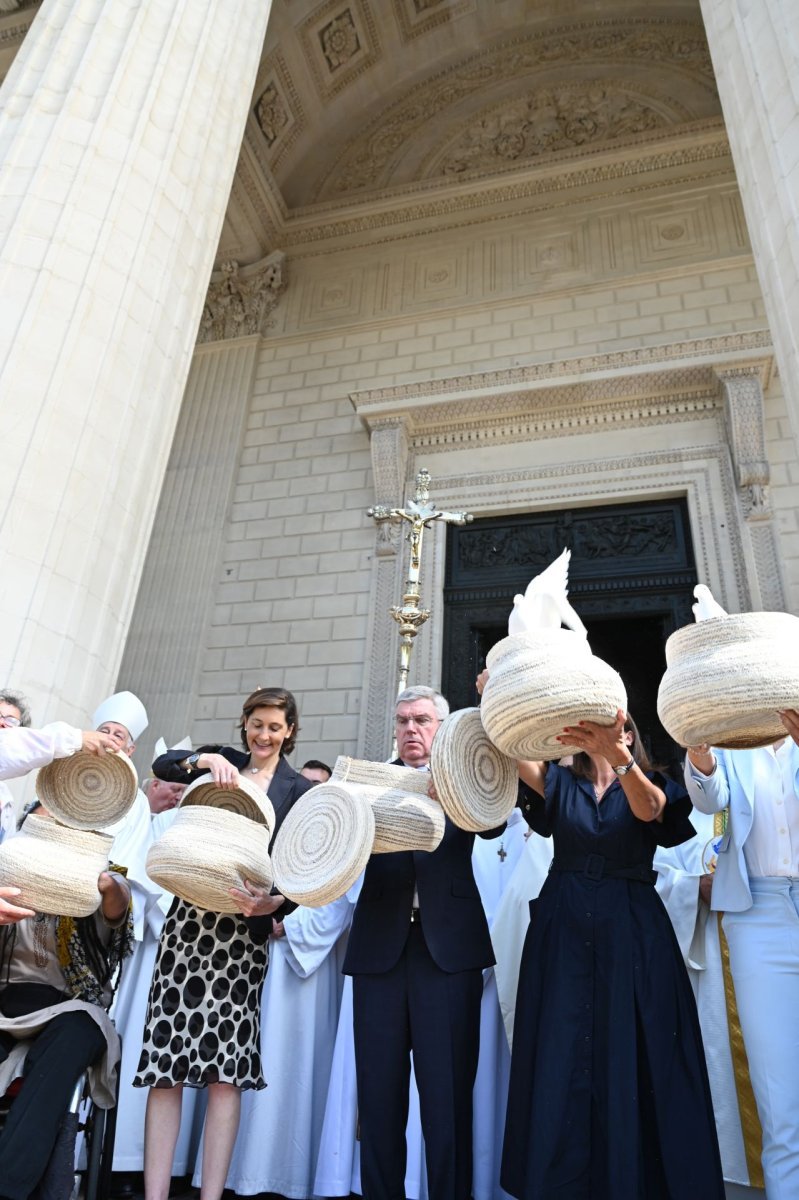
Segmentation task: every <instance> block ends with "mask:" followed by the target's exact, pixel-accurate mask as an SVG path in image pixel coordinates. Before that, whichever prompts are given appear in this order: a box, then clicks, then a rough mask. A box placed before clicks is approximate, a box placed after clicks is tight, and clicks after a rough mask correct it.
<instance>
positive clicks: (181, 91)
mask: <svg viewBox="0 0 799 1200" xmlns="http://www.w3.org/2000/svg"><path fill="white" fill-rule="evenodd" d="M269 8H270V4H269V2H268V0H114V2H113V3H109V2H108V0H45V2H44V4H43V5H42V8H41V10H40V12H39V13H38V15H37V17H36V19H35V21H34V22H33V25H32V27H31V30H30V33H29V34H28V36H27V38H26V39H25V42H24V43H23V46H22V48H21V50H20V52H19V55H18V56H17V59H16V60H15V62H14V64H13V66H12V68H11V70H10V72H9V74H8V76H7V78H6V80H5V83H4V85H3V88H2V91H0V161H2V162H3V164H4V172H3V176H2V181H0V296H1V297H2V298H3V299H2V305H3V310H4V311H3V319H2V321H0V395H2V397H3V418H2V422H3V423H2V436H3V470H2V473H1V474H0V613H1V614H2V619H3V639H2V644H1V645H0V680H2V681H3V682H4V683H5V682H8V683H11V681H12V680H13V682H14V684H16V685H17V686H19V687H21V688H23V689H25V690H26V691H28V693H29V694H30V695H31V698H32V699H33V701H34V708H35V715H36V720H37V721H39V722H41V721H44V720H47V719H51V718H54V717H65V718H67V719H70V718H72V719H74V720H77V721H83V720H84V719H85V714H86V712H87V711H91V708H92V706H93V705H94V704H95V703H96V701H97V700H98V699H99V698H100V697H102V696H103V695H104V694H105V693H106V692H107V691H108V690H109V689H110V688H111V687H112V685H113V684H114V681H115V679H116V674H117V669H118V667H119V663H120V658H121V655H122V649H123V644H124V639H125V634H126V631H127V627H128V622H129V619H130V614H131V610H132V607H133V602H134V598H135V596H136V590H137V586H138V582H139V576H140V573H141V567H142V562H143V558H144V553H145V549H146V546H147V542H148V538H149V533H150V527H151V525H152V521H153V515H154V512H155V507H156V503H157V500H158V495H159V492H160V490H161V483H162V478H163V474H164V470H165V466H166V461H167V456H168V454H169V448H170V443H171V440H172V434H173V431H174V428H175V424H176V421H177V417H178V412H179V407H180V401H181V396H182V394H183V390H184V386H185V383H186V378H187V375H188V370H189V364H190V360H191V355H192V351H193V348H194V343H195V339H196V336H197V329H198V324H199V320H200V315H201V312H202V309H203V302H204V299H205V294H206V287H207V284H208V279H209V276H210V274H211V268H212V265H213V258H214V253H215V250H216V246H217V243H218V239H219V234H220V230H221V227H222V221H223V218H224V214H225V208H226V205H227V201H228V195H229V192H230V187H231V183H232V179H233V173H234V170H235V166H236V161H237V157H238V153H239V147H240V143H241V138H242V134H243V130H244V124H245V120H246V115H247V109H248V105H249V103H250V99H251V93H252V88H253V85H254V81H255V74H256V70H257V67H258V62H259V58H260V55H261V49H262V45H263V38H264V33H265V28H266V22H267V17H268V15H269Z"/></svg>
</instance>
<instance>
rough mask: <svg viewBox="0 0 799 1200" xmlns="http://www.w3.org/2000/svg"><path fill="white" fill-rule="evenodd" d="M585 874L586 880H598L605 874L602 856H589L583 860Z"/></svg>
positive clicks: (603, 857)
mask: <svg viewBox="0 0 799 1200" xmlns="http://www.w3.org/2000/svg"><path fill="white" fill-rule="evenodd" d="M584 870H585V874H586V876H587V878H588V879H593V880H599V879H601V878H602V876H603V875H604V874H605V856H604V854H589V855H588V857H587V858H586V860H585V868H584Z"/></svg>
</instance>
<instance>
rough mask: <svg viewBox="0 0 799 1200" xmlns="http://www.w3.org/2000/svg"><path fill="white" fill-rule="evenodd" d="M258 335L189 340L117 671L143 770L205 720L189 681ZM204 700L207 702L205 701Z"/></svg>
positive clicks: (195, 671)
mask: <svg viewBox="0 0 799 1200" xmlns="http://www.w3.org/2000/svg"><path fill="white" fill-rule="evenodd" d="M259 344H260V336H258V335H254V336H252V337H249V338H238V339H236V340H235V341H229V342H221V343H217V344H215V345H211V346H201V347H198V349H197V352H196V354H195V356H194V360H193V362H192V366H191V371H190V372H189V381H188V385H187V387H186V395H185V398H184V400H183V405H182V407H181V410H180V420H179V421H178V427H177V430H176V431H175V440H174V442H173V445H172V453H171V454H170V457H169V463H168V465H167V470H166V477H165V479H164V486H163V489H162V491H161V498H160V500H159V502H158V510H157V512H156V517H155V523H154V525H153V534H152V538H151V539H150V546H149V549H148V551H147V557H146V559H145V564H144V571H143V573H142V579H141V585H140V587H139V592H138V595H137V597H136V605H135V608H134V610H133V618H132V620H131V624H130V632H129V634H128V639H127V642H126V643H125V653H124V655H123V657H122V666H121V670H120V673H119V686H120V687H126V688H130V689H131V690H132V691H134V692H136V694H137V695H139V696H141V698H142V700H144V702H145V704H146V705H147V711H148V713H149V715H150V732H149V735H148V736H147V738H146V739H142V741H143V742H144V743H145V744H144V745H142V746H141V747H139V750H138V752H137V754H136V760H137V765H138V766H139V767H140V769H141V770H142V771H146V770H147V768H148V767H149V764H150V762H152V754H151V753H150V751H151V749H152V744H153V742H154V741H155V739H156V738H157V737H164V738H165V739H166V740H167V742H168V744H170V745H171V744H173V743H174V742H176V741H178V739H180V738H182V737H185V736H186V734H189V735H191V734H192V732H193V730H192V722H193V721H194V719H195V718H197V717H199V718H203V717H205V718H213V717H215V716H216V715H217V714H216V711H215V704H216V698H215V697H213V696H212V697H199V696H198V695H197V681H198V676H199V672H200V668H201V666H202V665H203V662H204V661H205V660H207V655H208V652H209V646H210V644H211V643H210V641H209V637H210V633H209V626H210V616H211V613H212V611H213V607H214V604H215V602H216V601H217V598H218V596H217V593H218V589H219V584H220V581H224V580H225V574H224V567H223V565H222V557H223V551H224V540H225V530H226V520H227V517H228V515H229V511H230V503H231V500H232V496H233V491H234V488H235V484H236V468H237V466H238V462H239V457H240V454H241V443H242V439H243V437H244V429H245V426H246V424H247V413H248V412H249V405H250V399H251V395H252V384H253V379H254V377H255V367H256V360H257V355H258V346H259ZM209 706H210V707H209Z"/></svg>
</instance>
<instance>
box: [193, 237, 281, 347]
mask: <svg viewBox="0 0 799 1200" xmlns="http://www.w3.org/2000/svg"><path fill="white" fill-rule="evenodd" d="M285 260H286V256H285V254H284V253H283V251H282V250H273V251H272V253H271V254H269V255H268V256H267V257H266V258H263V259H261V261H260V262H257V263H252V264H251V265H250V266H247V267H241V266H239V264H238V263H237V262H236V261H235V260H231V261H229V262H225V263H222V267H221V269H220V270H219V271H214V273H213V275H212V276H211V282H210V284H209V285H208V294H207V296H206V298H205V308H204V309H203V315H202V318H201V320H200V331H199V334H198V338H197V340H198V341H199V342H221V341H225V340H227V339H228V338H237V337H249V336H251V335H252V334H262V333H264V332H265V331H266V330H267V329H268V328H269V326H270V325H271V324H272V321H271V319H270V318H271V314H272V313H273V312H274V310H275V308H276V307H277V304H278V301H279V300H280V297H281V296H282V294H283V292H284V291H285V288H286V272H285Z"/></svg>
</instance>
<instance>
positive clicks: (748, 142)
mask: <svg viewBox="0 0 799 1200" xmlns="http://www.w3.org/2000/svg"><path fill="white" fill-rule="evenodd" d="M700 2H701V6H702V15H703V17H704V21H705V28H706V30H707V38H708V44H709V46H710V53H711V56H712V59H713V67H714V70H715V73H716V82H717V84H718V89H719V96H720V97H721V104H722V109H723V111H724V117H725V122H726V126H727V134H728V137H729V139H730V146H731V149H732V156H733V160H734V162H735V170H736V174H737V176H738V184H739V187H740V190H741V199H742V201H743V207H744V213H745V215H746V223H747V226H748V229H749V236H750V239H751V242H752V247H753V249H754V255H755V264H756V267H757V272H758V276H759V279H760V285H761V287H762V289H763V297H764V300H765V304H766V312H767V313H768V319H769V325H770V327H771V331H772V335H773V338H774V349H775V352H776V357H777V361H778V363H779V367H780V375H781V377H782V384H783V388H784V389H785V395H786V398H787V399H788V406H789V410H790V413H791V420H792V423H793V430H794V435H795V436H796V437H799V7H798V6H797V4H796V0H767V2H764V0H700Z"/></svg>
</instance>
